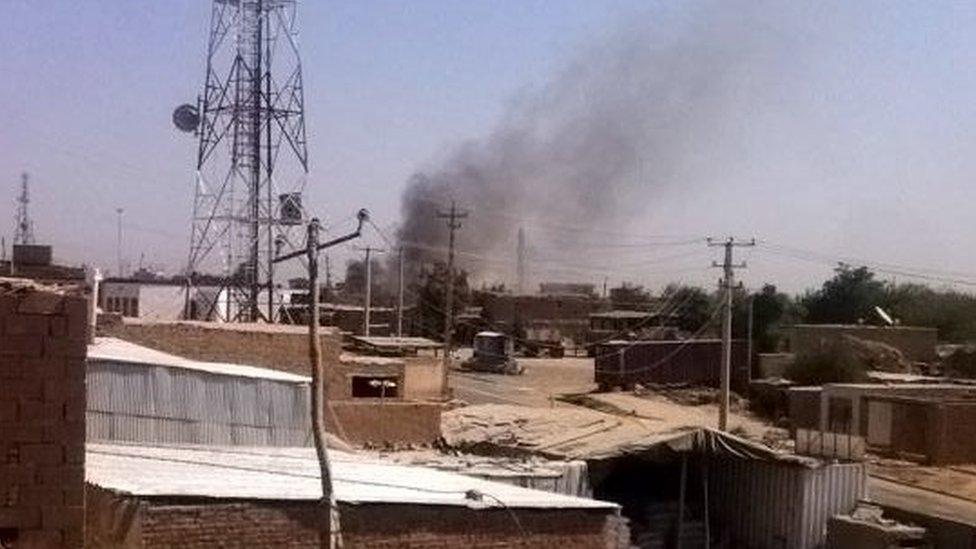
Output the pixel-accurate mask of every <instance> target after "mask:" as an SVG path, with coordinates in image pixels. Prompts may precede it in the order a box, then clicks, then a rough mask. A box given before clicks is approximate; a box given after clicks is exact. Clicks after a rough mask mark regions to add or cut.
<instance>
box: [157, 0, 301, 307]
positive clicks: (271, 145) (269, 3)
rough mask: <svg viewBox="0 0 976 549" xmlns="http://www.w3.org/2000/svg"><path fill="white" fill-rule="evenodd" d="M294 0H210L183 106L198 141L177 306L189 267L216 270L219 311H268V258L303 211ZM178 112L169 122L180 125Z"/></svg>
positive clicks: (272, 301) (288, 238) (192, 271)
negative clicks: (203, 41)
mask: <svg viewBox="0 0 976 549" xmlns="http://www.w3.org/2000/svg"><path fill="white" fill-rule="evenodd" d="M295 3H296V2H295V0H214V2H213V7H212V11H211V24H210V36H209V41H208V47H207V68H206V78H205V82H204V88H203V93H202V95H201V96H200V97H199V98H198V102H197V107H196V109H193V107H192V106H187V108H188V109H189V110H190V111H191V112H192V114H191V115H190V116H191V119H192V120H193V122H192V123H191V124H192V125H193V126H195V130H196V133H197V136H198V138H199V146H198V149H197V163H196V164H197V166H196V168H197V170H196V172H197V173H196V188H195V193H194V199H193V221H192V224H193V226H192V231H191V238H190V250H189V259H188V261H187V280H188V284H187V296H186V304H187V308H186V311H185V313H186V314H188V313H189V303H190V292H191V289H192V288H191V287H192V285H193V280H194V278H195V276H196V275H200V274H210V273H214V272H218V273H221V277H222V280H223V283H222V286H223V287H224V288H225V289H226V292H227V297H228V299H227V303H226V305H222V307H226V309H225V310H222V311H221V313H223V314H224V315H225V316H226V318H227V320H233V321H257V320H262V319H263V320H267V321H274V320H275V316H276V312H275V308H276V303H277V300H276V297H275V296H276V293H277V292H276V291H275V287H274V265H273V263H272V259H273V258H274V255H275V253H276V251H282V250H281V248H283V247H284V248H287V249H286V250H284V251H286V252H287V251H290V250H291V249H294V245H293V244H294V241H297V240H300V236H301V235H300V234H299V232H298V231H294V229H295V228H297V227H299V226H300V225H302V224H303V222H304V220H305V218H306V215H305V211H304V208H303V201H302V193H303V191H304V186H305V180H306V176H307V174H308V152H307V150H306V141H305V117H304V110H305V109H304V98H303V86H302V67H301V60H300V57H299V53H298V46H297V43H296V40H297V26H296V22H297V19H296V6H295ZM178 114H180V113H179V109H178V112H177V113H176V114H174V122H177V126H179V127H181V129H186V128H185V127H184V126H183V125H182V124H181V122H183V121H182V120H181V121H177V115H178ZM183 114H184V115H185V113H183ZM293 231H294V232H295V234H294V235H292V234H291V233H292V232H293ZM299 244H301V243H300V242H299Z"/></svg>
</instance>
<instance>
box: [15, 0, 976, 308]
mask: <svg viewBox="0 0 976 549" xmlns="http://www.w3.org/2000/svg"><path fill="white" fill-rule="evenodd" d="M55 8H56V9H55ZM6 12H7V14H8V17H5V18H4V20H3V21H2V22H0V46H2V47H3V49H4V51H5V54H4V55H3V56H2V58H0V70H2V72H3V74H5V75H6V77H5V78H4V79H3V82H0V119H2V120H3V125H4V129H3V131H2V132H0V173H4V174H7V175H6V176H5V177H6V180H7V182H6V183H5V184H4V186H3V187H2V188H3V189H6V191H4V196H6V197H7V198H4V199H3V200H0V219H8V220H9V219H12V216H13V214H14V206H15V204H14V202H13V200H12V199H13V197H14V196H15V193H16V189H17V186H18V184H19V173H20V172H22V171H26V172H29V173H30V175H31V184H32V191H33V202H32V213H33V215H34V218H35V223H36V227H37V228H36V230H37V232H38V233H39V234H40V235H43V237H44V239H45V240H46V241H49V242H51V243H52V244H54V246H55V250H56V254H57V255H59V256H60V257H62V258H63V259H65V260H68V261H69V262H80V261H83V260H87V261H98V262H100V263H102V264H103V265H105V266H112V265H114V262H115V259H114V258H115V223H116V218H115V209H116V208H119V207H120V208H124V210H125V214H124V226H125V239H124V243H123V251H124V256H125V259H126V261H127V262H128V264H129V265H130V266H132V267H133V268H134V266H135V265H136V264H137V263H138V262H139V261H140V258H144V259H143V260H144V261H145V262H146V263H149V264H154V265H159V266H162V267H164V268H165V269H166V270H167V271H168V272H170V273H176V272H179V271H180V270H181V269H182V268H184V266H185V263H186V249H187V246H188V242H189V229H188V227H189V223H188V219H189V213H190V208H191V204H190V201H191V196H192V178H193V159H194V154H195V140H194V139H192V137H189V136H187V135H185V134H181V133H179V132H177V131H175V130H174V129H173V128H172V125H171V123H170V113H171V111H172V108H173V107H174V106H175V105H176V104H178V103H182V102H187V101H192V100H193V99H194V98H195V96H196V94H197V93H198V90H199V87H200V81H201V78H202V74H203V65H202V61H201V58H200V55H199V52H200V51H201V49H202V48H203V46H204V39H205V36H206V25H207V23H208V16H209V6H208V5H207V3H206V2H195V1H189V0H182V1H174V2H166V3H155V4H148V5H139V4H131V3H120V2H113V1H109V0H105V1H98V2H86V3H84V5H82V4H79V3H77V2H68V1H57V2H52V3H48V2H45V3H43V4H39V3H37V2H29V1H19V0H18V1H14V2H10V3H8V5H7V6H6ZM974 23H976V8H974V7H973V6H971V5H968V4H965V3H956V2H926V3H924V4H921V3H920V4H897V5H893V4H891V3H887V2H858V3H856V4H855V3H851V2H842V1H831V2H817V3H812V4H799V3H794V4H790V5H781V4H769V3H755V2H725V1H723V2H713V1H705V0H702V1H694V2H683V3H680V4H671V3H665V2H654V3H651V4H650V5H647V4H646V3H644V2H630V1H623V0H622V1H617V2H609V3H602V5H600V6H599V7H597V6H596V5H595V3H592V2H583V1H578V2H569V3H559V4H558V5H556V4H552V3H548V2H509V3H502V4H499V5H494V4H493V5H492V6H491V7H489V6H488V5H460V4H456V3H452V2H446V1H437V2H426V3H423V4H420V5H411V6H410V7H409V9H408V8H407V7H406V6H404V5H400V4H397V3H386V2H349V3H325V4H318V3H309V4H308V5H306V6H303V13H302V20H301V27H302V29H303V30H305V31H306V32H304V34H303V35H302V39H301V47H302V49H303V51H302V55H303V64H304V67H305V69H306V71H305V72H306V78H305V80H306V82H305V88H306V91H305V93H306V106H307V117H308V127H309V155H310V159H311V160H310V166H311V171H310V175H309V177H308V183H309V184H308V197H307V200H308V205H309V206H310V209H311V210H313V211H314V212H315V213H317V214H319V215H321V216H323V217H324V218H325V219H326V220H327V222H331V223H335V224H336V225H337V227H336V230H341V229H340V228H339V225H342V223H344V222H345V223H346V224H347V225H346V226H348V222H349V221H348V220H350V219H351V216H352V214H353V213H354V212H355V211H356V210H357V209H358V208H361V207H366V208H368V209H370V211H371V212H373V214H374V219H375V220H376V222H377V224H379V225H380V226H381V227H384V228H385V229H386V230H388V231H390V232H391V233H392V232H393V231H394V230H395V229H396V227H398V226H399V224H400V223H401V222H402V221H404V213H405V212H404V210H403V209H402V205H401V198H402V195H403V193H404V191H405V189H406V188H407V187H408V185H409V182H410V181H411V178H412V177H413V176H415V175H416V174H418V173H423V174H437V173H443V174H445V176H447V177H450V176H451V175H452V174H451V169H452V168H451V165H452V163H454V164H456V163H457V162H458V158H460V157H459V156H458V155H459V154H461V155H462V156H465V155H466V158H467V159H468V160H470V159H472V158H473V159H474V160H473V162H474V163H475V164H477V165H479V166H480V167H479V169H481V170H483V171H484V170H490V169H491V166H492V164H491V163H492V162H495V161H496V160H497V159H502V160H498V161H499V162H502V161H504V162H509V161H510V160H512V158H511V157H504V156H499V155H505V154H509V153H506V152H504V147H505V145H504V144H503V143H504V140H505V139H512V138H513V136H520V137H519V138H520V139H529V140H530V141H528V142H523V145H525V148H524V149H522V150H517V152H516V154H518V155H519V156H518V158H517V161H518V162H517V167H516V168H513V169H514V170H515V171H514V172H508V173H504V174H494V175H492V176H491V177H492V178H494V180H495V183H492V184H493V185H496V186H497V187H498V189H497V190H498V192H500V193H510V194H512V195H513V197H514V198H515V199H516V200H518V201H519V203H520V204H521V206H520V207H518V208H509V207H506V206H505V204H504V201H503V202H496V203H491V208H483V209H482V210H480V211H479V206H483V205H485V204H488V203H490V202H488V203H486V202H484V200H483V198H484V197H482V196H481V195H479V194H478V193H474V192H469V190H466V187H465V183H464V182H463V181H457V180H455V181H451V182H450V184H452V185H459V186H458V188H457V189H456V191H455V192H454V194H456V197H457V199H458V200H459V203H460V204H461V205H462V206H463V207H466V208H468V209H470V210H471V211H472V213H471V218H470V220H469V221H468V222H467V226H468V228H470V229H471V230H469V231H467V232H465V230H464V229H462V231H461V232H460V233H459V238H460V239H461V240H460V243H461V244H462V247H463V245H464V244H465V243H466V242H467V243H469V244H470V245H471V246H473V247H474V248H475V250H474V251H475V252H477V253H478V254H480V255H482V256H488V257H490V258H491V260H490V261H489V262H488V263H490V268H487V267H486V271H485V272H484V276H483V277H481V280H482V281H487V282H492V281H496V280H501V281H504V282H508V283H511V281H512V279H513V278H514V253H515V234H516V231H517V227H518V225H519V224H521V225H523V226H524V227H525V230H526V233H527V238H528V241H529V245H530V250H532V251H533V253H532V254H530V256H529V261H530V273H531V274H532V276H533V278H534V279H535V280H536V281H539V280H542V279H572V280H575V279H579V278H586V279H589V280H591V281H593V282H595V283H598V284H599V283H601V282H602V280H603V279H604V278H605V277H610V279H611V283H616V282H620V281H621V280H631V281H633V282H638V283H644V284H647V285H649V286H651V287H659V286H660V285H662V284H664V283H667V282H669V281H672V280H683V281H686V282H690V283H698V284H703V285H712V284H714V280H715V279H716V273H715V272H714V271H713V270H710V269H709V268H708V266H709V265H710V262H711V260H712V259H713V257H714V254H713V253H712V251H710V250H708V249H707V248H706V247H705V246H704V244H703V243H702V244H701V245H697V244H696V245H693V246H685V247H680V248H673V247H660V246H643V244H646V243H648V242H650V243H655V242H658V241H660V240H662V239H663V240H668V241H670V240H674V239H677V240H683V239H689V238H704V237H705V236H717V237H724V236H726V235H735V236H739V237H746V238H748V237H755V238H757V239H759V240H760V241H762V242H767V243H769V244H770V247H767V248H764V247H763V246H759V247H757V248H756V249H755V250H752V251H748V252H746V253H745V255H744V256H743V257H744V258H745V259H746V260H747V261H748V263H749V269H748V270H745V271H743V272H742V279H743V280H744V281H745V283H746V284H747V285H751V286H758V285H759V284H761V283H762V282H765V281H772V282H775V283H776V284H777V285H778V286H780V287H781V288H784V289H787V290H790V291H799V290H802V289H805V288H809V287H813V286H816V285H817V284H818V283H819V281H821V280H823V279H824V278H825V277H826V276H827V275H828V274H829V272H830V269H831V266H832V264H833V263H834V262H835V261H837V260H839V259H843V258H848V259H849V260H851V261H852V262H854V263H858V262H867V261H871V262H874V263H884V264H889V265H888V267H889V268H890V270H891V271H892V273H888V274H885V273H883V272H882V273H879V275H880V276H882V277H885V278H889V277H892V276H896V277H899V280H902V279H906V278H905V277H906V273H907V274H909V275H910V274H912V273H920V274H927V275H935V276H939V277H947V278H952V279H967V280H973V279H974V278H976V276H974V275H976V259H974V258H973V257H972V256H971V254H967V253H964V252H965V251H966V250H968V249H970V248H971V247H972V246H973V245H974V244H976V242H973V239H974V237H973V235H974V234H976V230H974V229H976V226H974V225H976V219H974V218H973V216H972V215H971V213H970V207H969V205H970V204H972V202H973V199H974V198H976V196H974V195H976V190H973V186H972V185H971V177H972V173H974V170H973V168H974V166H973V162H974V161H973V160H972V159H973V158H974V156H973V155H972V154H970V153H969V152H968V149H969V148H970V147H971V146H973V145H974V144H976V143H974V138H973V133H972V130H971V128H972V127H973V124H972V122H973V118H974V115H976V113H974V110H973V107H972V101H971V98H972V97H973V95H974V92H976V80H974V77H973V74H976V73H974V71H972V70H969V69H970V68H971V65H972V62H973V61H972V56H971V52H972V50H973V46H974V45H976V44H974V39H973V38H972V34H971V33H970V32H969V31H968V29H970V28H972V26H973V24H974ZM24 90H28V91H29V93H26V94H25V93H23V91H24ZM526 131H529V133H526ZM601 131H602V132H603V133H602V134H600V132H601ZM547 132H554V133H548V134H547ZM557 134H558V135H564V136H565V135H566V134H570V135H574V136H575V138H576V140H575V141H572V140H569V139H566V138H562V139H557V138H556V137H554V136H555V135H557ZM621 144H622V145H623V146H620V145H621ZM614 146H615V147H616V148H615V149H614V150H616V151H617V152H618V153H619V154H617V155H615V156H613V157H612V162H611V166H610V168H609V169H604V170H588V168H587V167H586V166H585V165H584V164H583V163H584V162H588V161H589V160H588V158H592V159H593V160H601V161H602V160H606V159H607V157H608V154H607V153H606V152H605V151H608V150H609V149H608V148H607V147H614ZM517 147H518V146H516V148H517ZM458 151H463V152H461V153H459V152H458ZM557 152H562V153H563V154H565V155H566V156H564V157H560V156H559V155H558V154H556V153H557ZM531 154H535V155H540V157H529V156H527V155H531ZM444 170H446V171H444ZM518 170H524V172H519V171H518ZM455 179H457V178H455ZM553 199H556V200H553ZM466 201H467V202H466ZM489 210H490V211H489ZM492 216H494V217H492ZM499 216H502V217H499ZM489 225H490V226H491V227H493V228H492V231H491V233H490V234H491V240H492V245H491V246H481V245H478V244H477V243H475V242H474V240H473V239H474V237H475V235H476V234H478V235H481V236H485V235H486V234H488V233H486V232H485V231H484V230H483V229H484V228H486V227H488V226H489ZM6 232H7V229H4V233H6ZM370 238H372V239H374V242H373V243H374V244H376V245H383V242H382V240H381V239H380V238H379V237H378V236H377V235H372V236H371V237H370ZM8 240H9V235H8ZM567 242H575V243H577V244H579V245H578V246H574V245H566V243H567ZM614 243H615V244H621V245H626V244H633V245H634V246H633V247H626V246H625V247H618V248H613V247H612V246H609V245H610V244H614ZM603 244H607V245H608V247H607V248H606V249H604V250H602V251H601V252H600V253H591V252H590V250H593V249H595V248H599V247H600V246H601V245H603ZM787 247H789V249H787ZM676 252H677V253H676ZM354 254H355V252H353V251H352V250H349V249H343V250H342V251H340V252H337V254H336V258H335V259H337V260H338V263H340V264H341V263H343V262H344V259H345V258H347V257H352V256H353V255H354ZM675 256H678V257H675ZM472 257H473V256H472ZM801 258H802V259H801ZM461 259H462V261H463V260H464V258H463V257H462V258H461ZM608 260H613V261H615V262H616V263H617V264H618V265H620V266H621V267H620V268H617V269H615V270H614V271H613V272H611V271H610V270H609V269H608V268H607V261H608ZM482 267H485V265H482ZM894 273H899V274H894ZM475 279H476V280H479V277H475ZM943 282H944V281H941V280H937V281H935V283H937V284H939V283H943Z"/></svg>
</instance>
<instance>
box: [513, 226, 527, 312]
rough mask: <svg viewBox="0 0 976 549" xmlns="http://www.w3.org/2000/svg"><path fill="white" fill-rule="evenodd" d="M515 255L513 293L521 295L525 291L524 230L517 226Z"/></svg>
mask: <svg viewBox="0 0 976 549" xmlns="http://www.w3.org/2000/svg"><path fill="white" fill-rule="evenodd" d="M515 254H516V256H517V268H516V271H517V272H516V273H515V277H516V281H515V295H522V294H523V293H524V292H525V230H524V229H523V228H522V227H519V230H518V248H517V249H516V251H515Z"/></svg>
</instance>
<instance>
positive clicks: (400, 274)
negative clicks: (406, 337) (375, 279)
mask: <svg viewBox="0 0 976 549" xmlns="http://www.w3.org/2000/svg"><path fill="white" fill-rule="evenodd" d="M397 253H398V255H399V257H398V258H397V270H398V271H399V272H398V273H397V278H398V280H399V282H397V337H398V338H400V339H403V246H400V249H399V251H398V252H397Z"/></svg>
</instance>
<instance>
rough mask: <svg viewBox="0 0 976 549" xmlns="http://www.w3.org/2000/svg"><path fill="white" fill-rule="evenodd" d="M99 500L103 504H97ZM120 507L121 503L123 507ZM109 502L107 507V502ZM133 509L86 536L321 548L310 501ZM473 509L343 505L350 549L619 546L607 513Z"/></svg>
mask: <svg viewBox="0 0 976 549" xmlns="http://www.w3.org/2000/svg"><path fill="white" fill-rule="evenodd" d="M99 501H101V499H99ZM119 502H121V505H120V503H119ZM106 504H110V503H109V502H107V501H106ZM121 507H125V508H129V509H133V510H135V511H136V513H137V515H136V517H135V520H133V521H132V522H130V523H129V524H128V527H127V528H126V532H121V531H118V530H116V531H115V532H99V531H98V530H97V527H96V526H95V523H92V528H90V531H89V546H90V547H103V546H104V547H108V546H110V545H101V544H99V543H97V542H96V540H100V541H101V542H102V543H105V541H108V540H113V542H115V543H118V541H120V540H122V539H126V541H128V542H129V545H128V546H129V547H146V548H154V547H186V548H190V549H193V548H201V549H202V548H205V547H206V548H209V547H215V546H221V547H284V546H287V547H309V548H312V547H315V548H317V547H319V541H318V539H319V532H318V531H317V529H316V526H315V525H316V524H317V521H318V517H319V516H320V514H319V512H318V511H317V508H316V505H315V504H314V503H311V502H293V503H289V502H282V501H275V502H226V501H214V502H207V503H202V502H198V501H197V502H193V501H184V502H159V501H152V500H136V499H133V498H124V499H123V498H121V497H119V498H118V499H117V501H116V504H115V508H121ZM514 512H515V513H516V516H517V517H518V520H519V523H520V524H516V523H515V521H514V519H513V518H512V516H511V515H510V514H509V513H508V512H507V511H505V510H503V509H492V510H472V509H462V508H455V507H443V506H435V505H400V504H387V505H376V504H363V505H345V504H340V513H341V519H340V521H341V524H342V532H343V541H344V543H345V547H347V548H348V549H390V548H394V547H396V548H402V549H421V548H424V549H427V548H432V549H439V548H454V547H466V548H471V549H488V548H491V549H496V548H501V547H515V548H523V549H536V548H538V549H543V548H551V547H560V548H563V549H597V548H600V549H605V548H609V547H614V548H616V547H618V546H619V538H618V533H619V531H618V528H619V521H620V519H619V518H618V517H617V516H616V515H615V514H614V513H613V512H612V511H609V510H604V511H580V510H571V509H545V510H530V511H526V510H515V511H514Z"/></svg>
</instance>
